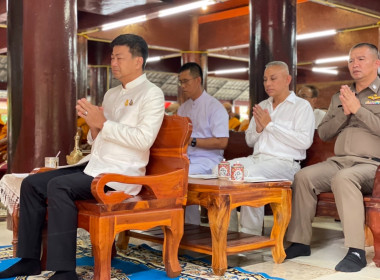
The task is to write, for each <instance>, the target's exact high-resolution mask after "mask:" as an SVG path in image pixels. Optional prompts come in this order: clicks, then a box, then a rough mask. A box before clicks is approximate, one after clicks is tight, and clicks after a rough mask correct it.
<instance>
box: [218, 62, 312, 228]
mask: <svg viewBox="0 0 380 280" xmlns="http://www.w3.org/2000/svg"><path fill="white" fill-rule="evenodd" d="M291 79H292V77H291V76H290V75H289V69H288V65H286V63H284V62H282V61H273V62H270V63H268V64H267V65H266V67H265V71H264V88H265V91H266V93H267V94H268V95H269V98H268V99H266V100H264V101H262V102H260V104H256V105H255V106H254V107H253V118H252V119H251V122H250V124H249V127H248V129H247V131H246V132H245V140H246V142H247V144H248V146H251V147H252V146H253V147H254V148H253V155H251V156H248V157H244V158H236V159H233V160H231V161H230V163H231V166H232V164H234V163H236V162H237V161H239V163H241V164H243V165H244V168H245V171H246V176H250V177H261V178H266V179H287V180H293V178H294V174H295V173H296V172H297V171H298V170H300V161H301V160H303V159H305V157H306V149H308V148H309V147H310V145H311V143H312V142H313V136H314V114H313V110H312V108H311V106H310V103H309V102H307V101H306V100H304V99H302V98H299V97H297V96H296V95H295V93H294V92H293V91H290V90H289V85H290V81H291ZM237 148H238V147H237ZM214 172H217V171H216V167H215V168H214ZM263 221H264V206H263V207H259V208H254V207H249V206H242V207H241V215H240V230H241V231H242V232H246V233H250V234H255V235H261V233H262V227H263ZM231 229H233V230H237V215H236V210H234V211H232V213H231Z"/></svg>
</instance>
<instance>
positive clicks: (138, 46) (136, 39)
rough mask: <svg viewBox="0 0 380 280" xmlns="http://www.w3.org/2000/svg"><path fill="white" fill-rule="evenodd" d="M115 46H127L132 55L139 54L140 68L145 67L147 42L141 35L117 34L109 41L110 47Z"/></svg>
mask: <svg viewBox="0 0 380 280" xmlns="http://www.w3.org/2000/svg"><path fill="white" fill-rule="evenodd" d="M115 46H126V47H129V51H130V53H131V54H132V56H133V57H136V56H141V57H142V58H143V65H142V69H143V70H144V69H145V64H146V60H147V58H148V44H147V43H146V42H145V40H144V39H143V38H142V37H141V36H138V35H135V34H122V35H119V36H117V37H116V38H115V39H114V40H113V41H112V42H111V48H112V49H113V48H114V47H115Z"/></svg>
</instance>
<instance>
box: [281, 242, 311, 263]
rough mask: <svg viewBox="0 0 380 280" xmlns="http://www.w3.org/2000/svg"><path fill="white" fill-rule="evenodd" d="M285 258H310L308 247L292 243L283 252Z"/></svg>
mask: <svg viewBox="0 0 380 280" xmlns="http://www.w3.org/2000/svg"><path fill="white" fill-rule="evenodd" d="M285 254H286V258H285V259H288V260H289V259H293V258H296V257H301V256H310V245H305V244H301V243H292V244H291V245H290V246H289V247H288V248H287V249H286V250H285Z"/></svg>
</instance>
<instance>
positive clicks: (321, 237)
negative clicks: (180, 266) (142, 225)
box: [0, 217, 380, 280]
mask: <svg viewBox="0 0 380 280" xmlns="http://www.w3.org/2000/svg"><path fill="white" fill-rule="evenodd" d="M271 225H272V220H271V218H270V217H266V219H265V231H266V233H268V232H269V231H270V227H271ZM11 241H12V232H11V231H9V230H7V229H6V223H5V221H4V220H1V221H0V246H3V245H9V244H11ZM131 242H132V243H141V241H137V240H135V239H131ZM366 251H367V262H368V265H367V267H366V268H364V269H362V270H361V271H360V272H356V273H343V272H336V271H335V270H334V267H335V265H336V264H337V263H338V262H339V261H340V260H341V259H342V258H343V257H344V256H345V255H346V252H347V249H346V248H345V247H344V245H343V233H342V230H341V226H340V223H339V222H335V221H334V220H333V219H329V218H317V219H316V221H315V223H314V231H313V243H312V251H311V256H310V257H299V258H296V259H293V260H286V261H285V262H283V263H282V264H275V263H274V262H273V260H272V257H271V252H270V249H264V250H256V251H251V252H248V253H245V254H239V255H233V256H229V257H228V264H229V265H230V266H240V267H243V268H244V269H246V270H248V271H255V272H264V273H267V274H268V275H270V276H272V277H280V278H284V279H287V280H310V279H316V280H352V279H355V280H374V279H380V268H377V267H376V266H375V264H374V263H373V261H372V258H373V257H374V251H373V247H368V248H366ZM185 253H187V254H190V255H191V254H193V253H191V252H188V251H186V252H185Z"/></svg>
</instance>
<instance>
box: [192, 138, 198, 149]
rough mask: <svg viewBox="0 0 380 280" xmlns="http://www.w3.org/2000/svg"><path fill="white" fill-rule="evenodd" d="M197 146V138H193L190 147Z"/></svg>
mask: <svg viewBox="0 0 380 280" xmlns="http://www.w3.org/2000/svg"><path fill="white" fill-rule="evenodd" d="M196 145H197V138H193V140H191V147H195V146H196Z"/></svg>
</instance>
